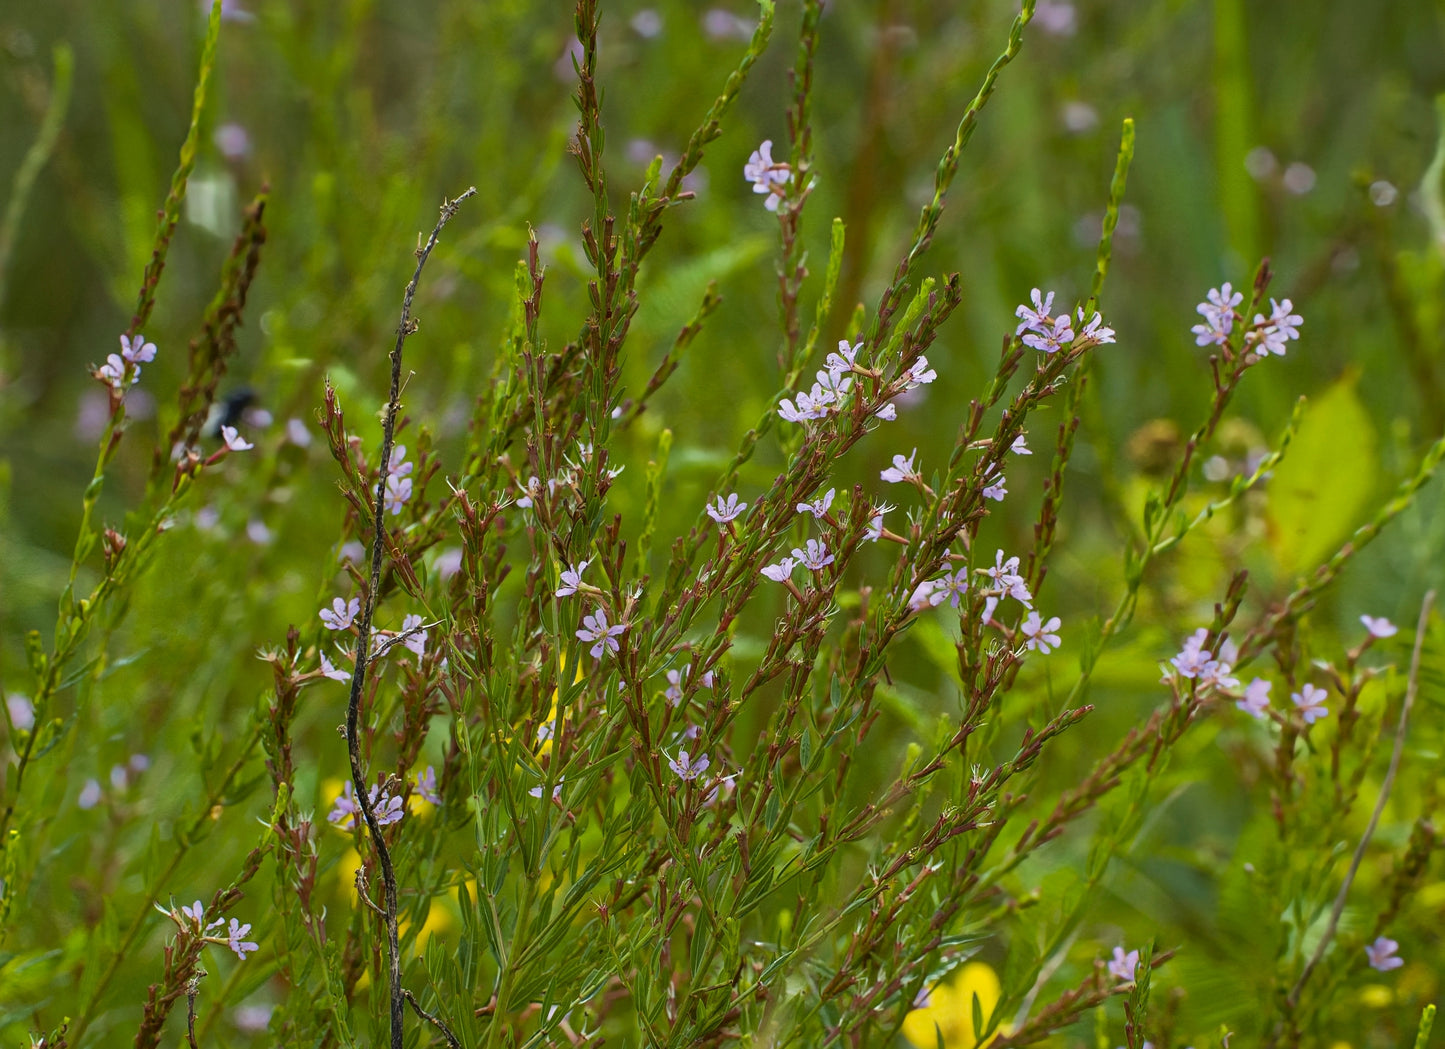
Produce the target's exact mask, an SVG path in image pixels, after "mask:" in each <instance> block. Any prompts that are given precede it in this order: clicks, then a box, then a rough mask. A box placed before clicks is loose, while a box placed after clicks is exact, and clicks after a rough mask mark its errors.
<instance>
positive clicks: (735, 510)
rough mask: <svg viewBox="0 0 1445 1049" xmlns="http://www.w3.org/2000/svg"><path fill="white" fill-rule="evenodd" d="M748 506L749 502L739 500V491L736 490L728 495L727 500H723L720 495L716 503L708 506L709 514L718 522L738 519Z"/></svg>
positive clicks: (725, 522)
mask: <svg viewBox="0 0 1445 1049" xmlns="http://www.w3.org/2000/svg"><path fill="white" fill-rule="evenodd" d="M747 508H748V504H747V503H740V502H738V496H737V493H736V492H734V493H732V494H731V495H729V496H728V497H727V501H726V502H724V501H723V497H722V496H718V497H717V503H716V505H712V506H709V507H708V508H707V515H708V516H709V517H711V518H712V519H713V520H714V521H716V522H717V523H718V524H727V523H728V522H729V521H735V520H737V518H738V517H739V515H741V514H742V512H743V511H744V510H746V509H747Z"/></svg>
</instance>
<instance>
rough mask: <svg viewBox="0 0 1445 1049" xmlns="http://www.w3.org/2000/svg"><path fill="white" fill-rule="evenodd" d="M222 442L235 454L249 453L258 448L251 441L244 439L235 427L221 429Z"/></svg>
mask: <svg viewBox="0 0 1445 1049" xmlns="http://www.w3.org/2000/svg"><path fill="white" fill-rule="evenodd" d="M221 440H223V441H225V442H226V447H227V448H229V449H230V450H231V451H233V452H248V451H250V450H251V449H252V448H254V447H256V446H255V445H254V444H252V443H251V442H250V441H248V440H246V438H244V437H242V436H241V435H240V433H238V432H237V430H236V428H235V427H234V426H222V427H221Z"/></svg>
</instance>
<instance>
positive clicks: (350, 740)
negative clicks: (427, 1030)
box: [346, 187, 477, 1049]
mask: <svg viewBox="0 0 1445 1049" xmlns="http://www.w3.org/2000/svg"><path fill="white" fill-rule="evenodd" d="M476 192H477V190H476V187H472V188H470V189H468V190H467V191H466V192H465V193H463V194H462V195H461V196H459V197H457V198H456V199H455V200H443V201H442V212H441V217H440V218H439V219H437V224H436V227H435V228H434V229H433V230H432V231H431V236H430V237H428V238H427V240H426V243H425V244H424V245H422V246H421V247H420V248H418V249H417V251H416V270H415V272H413V273H412V277H411V282H410V283H409V284H407V286H406V295H405V297H404V298H403V299H402V302H401V322H400V324H398V325H397V329H396V345H395V346H393V347H392V350H391V391H390V394H389V395H388V397H387V401H386V410H385V412H384V413H383V417H382V426H381V434H382V436H381V475H380V477H378V478H377V482H376V502H375V513H374V515H373V524H372V529H373V534H372V540H371V580H370V585H369V586H368V587H367V589H366V596H365V600H364V601H363V603H362V608H361V618H360V620H359V621H358V623H357V627H358V631H359V635H360V636H359V637H358V638H357V640H356V673H355V675H354V676H353V677H352V679H351V696H350V698H349V700H348V702H347V704H346V749H347V753H348V755H349V757H350V758H351V785H352V787H353V788H354V789H355V791H356V801H357V804H358V806H360V808H361V814H362V816H364V817H365V818H366V828H367V830H368V831H369V832H370V838H371V844H372V847H373V848H374V849H375V850H376V860H377V865H378V866H380V867H381V878H382V882H383V883H384V885H385V889H386V896H385V907H386V913H385V919H386V942H387V962H388V965H389V968H390V977H391V980H390V983H391V995H390V1004H391V1009H390V1012H391V1049H402V1017H403V1015H404V1009H403V1007H402V989H401V953H400V950H399V949H398V942H397V941H398V933H397V926H396V909H397V904H396V872H395V870H393V868H392V865H391V852H390V850H388V849H387V847H386V842H385V841H383V840H382V836H381V824H380V823H378V822H377V821H376V810H375V809H374V808H373V807H372V804H371V798H370V797H369V796H368V794H367V790H366V773H365V771H364V770H363V769H362V767H361V739H360V731H359V723H360V720H361V695H362V689H363V687H364V686H365V684H366V671H367V668H368V659H367V651H366V650H367V646H368V645H369V644H370V643H371V619H372V615H373V613H374V612H375V611H376V598H377V592H378V591H379V590H380V589H381V558H382V553H383V551H384V549H385V546H386V541H385V539H386V521H385V519H384V514H385V513H386V476H387V467H388V465H390V463H391V450H392V446H393V444H394V443H395V440H396V416H397V412H398V410H399V409H400V406H401V405H400V399H401V350H402V346H403V345H404V344H405V343H406V337H407V336H408V335H410V334H412V333H413V332H414V331H416V329H417V324H416V321H415V320H414V319H413V318H412V315H411V303H412V299H413V298H414V297H415V296H416V285H417V281H419V280H420V279H421V271H422V267H424V266H425V265H426V260H427V258H428V256H430V255H431V253H432V249H433V248H435V247H436V244H437V239H438V238H439V237H440V236H441V231H442V227H443V226H445V225H446V224H447V222H448V221H449V220H450V219H451V217H452V216H453V215H455V214H456V213H457V208H458V207H459V206H460V204H461V202H462V201H464V200H466V199H467V198H468V197H470V196H473V195H475V194H476Z"/></svg>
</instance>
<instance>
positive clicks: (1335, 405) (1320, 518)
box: [1267, 372, 1378, 575]
mask: <svg viewBox="0 0 1445 1049" xmlns="http://www.w3.org/2000/svg"><path fill="white" fill-rule="evenodd" d="M1357 378H1358V375H1357V374H1356V373H1354V372H1350V373H1348V374H1346V375H1345V376H1343V377H1342V378H1341V379H1340V380H1339V381H1338V382H1336V383H1335V384H1334V386H1332V387H1331V388H1330V389H1329V390H1327V391H1326V392H1325V394H1324V395H1323V396H1321V397H1320V398H1318V399H1317V400H1315V401H1314V403H1313V404H1311V405H1309V406H1308V407H1307V408H1306V409H1305V415H1304V421H1303V422H1302V423H1301V424H1300V430H1299V435H1298V436H1297V437H1295V440H1294V446H1293V447H1292V448H1291V449H1290V453H1289V455H1287V456H1286V457H1285V459H1284V462H1282V463H1281V464H1280V466H1279V469H1277V470H1276V471H1275V473H1274V477H1273V478H1272V479H1271V481H1270V485H1269V511H1268V517H1267V520H1268V526H1269V548H1270V553H1271V554H1272V555H1273V557H1274V562H1275V565H1276V566H1277V567H1278V568H1279V570H1280V572H1281V573H1284V574H1286V575H1288V574H1292V573H1300V572H1307V571H1309V570H1310V569H1312V568H1313V567H1314V566H1315V565H1316V564H1318V563H1319V562H1320V561H1322V560H1323V559H1324V558H1326V557H1328V556H1329V555H1330V554H1331V553H1333V552H1334V551H1335V549H1336V548H1337V547H1338V546H1339V545H1340V543H1341V542H1342V541H1343V540H1344V538H1345V537H1346V536H1347V535H1349V533H1350V531H1351V530H1352V529H1354V527H1355V526H1356V525H1357V524H1359V518H1360V512H1361V510H1362V508H1363V507H1365V506H1366V505H1368V503H1369V500H1370V499H1371V497H1372V496H1373V494H1374V491H1375V474H1376V470H1377V468H1378V460H1377V457H1376V454H1375V442H1376V439H1375V430H1374V427H1373V426H1372V425H1371V424H1370V417H1369V415H1368V414H1367V413H1366V411H1365V409H1364V406H1363V405H1361V404H1360V400H1359V397H1358V395H1357V394H1356V392H1355V382H1356V380H1357Z"/></svg>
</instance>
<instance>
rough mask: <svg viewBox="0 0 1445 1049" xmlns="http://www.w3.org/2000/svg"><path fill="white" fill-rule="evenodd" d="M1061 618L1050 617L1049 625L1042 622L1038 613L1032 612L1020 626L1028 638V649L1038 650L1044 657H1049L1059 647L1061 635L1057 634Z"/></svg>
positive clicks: (1026, 645)
mask: <svg viewBox="0 0 1445 1049" xmlns="http://www.w3.org/2000/svg"><path fill="white" fill-rule="evenodd" d="M1059 623H1060V621H1059V617H1058V616H1052V617H1050V619H1049V621H1048V622H1047V623H1045V622H1043V621H1042V620H1041V617H1040V616H1039V614H1038V613H1037V612H1030V613H1029V617H1028V618H1027V619H1025V620H1024V621H1023V622H1022V623H1020V624H1019V629H1020V630H1022V631H1023V632H1024V635H1025V636H1026V637H1027V638H1028V641H1027V643H1026V644H1025V647H1026V648H1029V649H1037V650H1038V651H1040V652H1042V653H1043V654H1044V655H1048V654H1049V653H1050V652H1052V651H1053V650H1054V649H1056V648H1058V647H1059V635H1058V634H1057V633H1055V631H1056V630H1058V629H1059Z"/></svg>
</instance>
